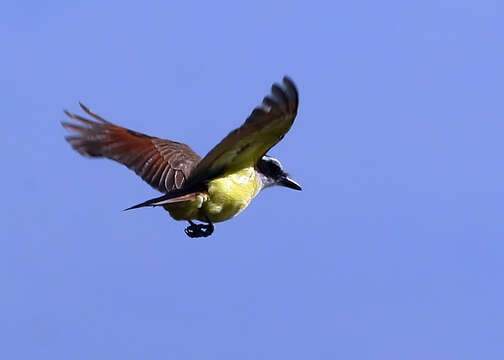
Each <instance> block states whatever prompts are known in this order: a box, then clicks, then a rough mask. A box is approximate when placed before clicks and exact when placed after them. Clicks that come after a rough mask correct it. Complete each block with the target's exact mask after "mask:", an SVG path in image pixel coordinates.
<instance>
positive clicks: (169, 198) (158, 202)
mask: <svg viewBox="0 0 504 360" xmlns="http://www.w3.org/2000/svg"><path fill="white" fill-rule="evenodd" d="M173 193H175V192H174V191H172V192H170V193H169V194H166V195H163V196H160V197H157V198H154V199H150V200H147V201H144V202H143V203H140V204H137V205H133V206H131V207H129V208H127V209H124V210H123V211H126V210H133V209H138V208H141V207H145V206H163V205H166V204H173V203H177V202H183V201H192V200H195V199H196V196H197V195H198V193H189V194H183V195H177V194H173Z"/></svg>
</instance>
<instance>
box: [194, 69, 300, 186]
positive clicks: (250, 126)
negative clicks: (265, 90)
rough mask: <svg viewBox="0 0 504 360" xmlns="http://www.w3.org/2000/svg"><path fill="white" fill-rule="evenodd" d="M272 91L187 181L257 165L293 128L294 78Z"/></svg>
mask: <svg viewBox="0 0 504 360" xmlns="http://www.w3.org/2000/svg"><path fill="white" fill-rule="evenodd" d="M282 85H283V86H280V85H278V84H274V85H273V86H272V87H271V94H270V95H268V96H266V97H265V98H264V100H263V102H262V104H261V106H259V107H257V108H255V109H254V110H253V111H252V113H251V114H250V116H249V117H248V118H247V120H246V121H245V123H244V124H243V125H242V126H240V127H239V128H238V129H235V130H233V131H232V132H231V133H229V135H228V136H226V137H225V138H224V139H223V140H222V141H221V142H220V143H219V144H218V145H217V146H215V147H214V148H213V149H212V150H211V151H210V152H209V153H208V154H207V155H206V156H205V157H204V158H203V159H202V160H201V161H200V162H199V163H198V165H197V166H196V167H195V168H194V170H193V171H192V172H191V175H190V177H189V179H187V185H188V186H190V185H196V184H198V183H201V182H203V181H205V180H209V179H211V178H214V177H216V176H219V175H222V174H223V173H225V172H226V171H229V170H232V169H239V168H243V167H247V166H255V165H256V164H257V162H258V161H259V159H260V158H261V157H262V156H263V155H264V154H266V152H267V151H268V150H269V149H271V148H272V147H273V146H274V145H275V144H276V143H278V142H279V141H280V140H281V139H282V138H283V137H284V135H285V134H286V133H287V131H289V129H290V127H291V126H292V123H293V122H294V118H295V117H296V114H297V108H298V104H299V96H298V91H297V89H296V85H295V84H294V82H293V81H292V80H291V79H290V78H288V77H284V78H283V84H282Z"/></svg>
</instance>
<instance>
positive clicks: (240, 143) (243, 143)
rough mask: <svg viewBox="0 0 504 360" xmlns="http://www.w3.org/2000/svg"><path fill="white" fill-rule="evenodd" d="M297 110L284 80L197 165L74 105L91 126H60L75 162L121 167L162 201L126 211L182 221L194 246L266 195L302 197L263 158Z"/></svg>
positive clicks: (182, 147)
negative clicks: (157, 212)
mask: <svg viewBox="0 0 504 360" xmlns="http://www.w3.org/2000/svg"><path fill="white" fill-rule="evenodd" d="M298 103H299V98H298V91H297V89H296V85H295V84H294V82H293V81H292V80H291V79H290V78H289V77H284V78H283V81H282V84H281V85H279V84H273V86H272V87H271V93H270V94H269V95H267V96H266V97H265V98H264V99H263V101H262V104H261V105H260V106H259V107H256V108H255V109H254V110H253V111H252V113H251V114H250V116H249V117H248V118H247V119H246V121H245V122H244V123H243V124H242V125H241V126H240V127H239V128H237V129H235V130H233V131H231V132H230V133H229V134H228V135H227V136H226V137H225V138H224V139H223V140H222V141H221V142H220V143H219V144H217V145H216V146H215V147H214V148H213V149H212V150H210V152H209V153H208V154H207V155H206V156H205V157H204V158H201V157H200V156H199V155H198V154H196V153H195V152H194V151H193V150H192V149H191V148H190V147H189V146H188V145H186V144H183V143H180V142H176V141H171V140H165V139H161V138H157V137H153V136H149V135H145V134H142V133H139V132H136V131H133V130H129V129H126V128H124V127H121V126H118V125H115V124H113V123H111V122H109V121H107V120H105V119H104V118H102V117H101V116H99V115H97V114H95V113H94V112H92V111H91V110H90V109H88V108H87V107H86V106H84V105H83V104H81V103H79V104H80V107H81V108H82V110H84V112H85V113H86V114H88V115H89V116H90V117H91V118H92V120H91V119H88V118H85V117H82V116H80V115H77V114H73V113H70V112H68V111H66V110H65V111H64V112H65V114H66V115H67V116H68V117H69V118H70V119H72V120H75V121H76V122H77V123H78V124H76V123H69V122H64V121H63V122H62V123H61V124H62V125H63V127H64V128H65V129H67V130H68V131H70V132H72V133H73V134H72V135H68V136H66V137H65V139H66V140H67V141H68V142H69V143H70V145H71V146H72V147H73V149H74V150H76V151H77V152H78V153H79V154H81V155H83V156H86V157H91V158H99V157H105V158H108V159H112V160H115V161H117V162H119V163H121V164H124V165H126V166H127V167H128V168H129V169H131V170H133V171H135V173H136V174H137V175H139V176H140V177H141V178H142V179H143V180H145V181H146V182H147V183H148V184H149V185H151V186H152V187H153V188H155V189H157V190H159V191H160V192H162V193H164V195H163V196H160V197H157V198H154V199H150V200H147V201H145V202H142V203H140V204H137V205H134V206H131V207H130V208H128V209H126V210H130V209H136V208H140V207H144V206H162V207H163V208H164V209H165V210H167V211H168V212H169V213H170V215H171V216H172V218H174V219H175V220H186V221H188V222H189V226H188V227H187V228H186V229H185V233H186V234H187V235H188V236H189V237H192V238H195V237H206V236H209V235H211V234H212V233H213V230H214V225H213V224H214V223H216V222H221V221H226V220H229V219H231V218H232V217H234V216H236V215H238V214H239V213H240V212H241V211H243V210H244V209H245V208H246V207H247V206H248V205H249V204H250V202H251V201H252V199H253V198H254V197H255V196H256V195H257V194H258V193H259V192H260V191H261V190H263V189H265V188H267V187H270V186H274V185H279V186H284V187H288V188H290V189H294V190H301V187H300V186H299V184H298V183H297V182H295V181H294V180H292V179H291V178H290V177H289V176H288V174H287V173H286V172H285V171H284V170H283V167H282V164H281V163H280V161H278V160H277V159H275V158H273V157H271V156H268V155H266V153H267V152H268V151H269V150H270V149H271V148H272V147H273V146H274V145H275V144H277V143H278V142H279V141H280V140H282V138H283V137H284V135H285V134H286V133H287V131H289V129H290V128H291V126H292V124H293V122H294V119H295V117H296V114H297V108H298ZM194 220H198V221H199V222H200V223H195V222H194Z"/></svg>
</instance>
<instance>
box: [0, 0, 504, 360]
mask: <svg viewBox="0 0 504 360" xmlns="http://www.w3.org/2000/svg"><path fill="white" fill-rule="evenodd" d="M1 11H2V14H3V17H2V22H1V23H0V40H1V44H2V56H1V57H0V65H1V69H2V70H1V71H0V84H1V85H0V95H1V98H2V100H3V101H2V106H1V108H0V114H1V116H2V120H3V122H2V123H3V130H4V134H6V135H7V136H6V137H5V139H4V140H3V141H2V142H1V144H0V150H1V151H2V154H3V155H4V164H3V169H4V170H3V174H4V175H3V177H2V188H3V189H4V192H3V197H4V199H3V206H2V207H1V208H0V215H1V216H0V219H1V220H0V221H1V223H0V224H1V230H0V234H1V238H2V239H3V241H2V251H1V252H0V284H1V287H2V296H1V297H0V317H1V324H2V325H1V326H0V344H1V346H0V353H3V356H2V358H6V359H15V358H16V359H33V358H35V357H42V358H51V359H90V358H93V359H110V358H120V359H139V358H141V359H158V358H171V359H181V360H184V359H219V360H222V359H279V358H281V359H283V358H285V359H335V358H342V359H455V358H456V359H502V358H503V356H504V346H503V343H504V339H503V337H504V335H503V334H504V326H503V322H504V309H503V305H502V304H503V303H504V290H503V288H502V274H503V270H504V266H503V261H502V257H503V255H502V254H503V253H504V243H503V237H504V224H503V221H502V216H503V213H504V211H503V200H504V194H503V190H502V184H503V183H504V165H503V161H502V136H503V132H504V121H503V119H504V108H503V105H502V96H503V90H504V86H503V84H504V71H503V66H502V64H503V62H504V51H503V47H502V39H503V36H504V27H503V25H502V14H503V12H502V11H503V5H502V3H501V2H498V1H478V2H475V1H460V0H459V1H409V2H406V1H379V2H378V1H369V0H368V1H352V2H316V1H310V2H308V1H304V2H295V1H282V2H276V1H273V2H272V1H254V2H215V3H211V2H203V1H201V2H191V1H185V2H161V1H156V2H132V1H108V2H106V3H103V2H99V1H86V2H66V1H65V2H64V1H46V2H35V1H24V2H19V1H17V2H7V3H5V2H4V3H3V4H2V5H1ZM285 74H288V75H290V76H291V77H292V78H293V79H294V80H295V81H296V83H297V85H298V87H299V91H300V97H301V102H300V107H299V113H298V117H297V120H296V122H295V124H294V126H293V128H292V129H291V131H290V132H289V134H288V135H287V136H286V137H285V139H284V140H283V141H282V142H281V143H280V144H279V145H278V146H277V147H275V148H274V149H273V150H272V151H271V152H270V154H271V155H273V156H275V157H278V158H280V159H281V160H282V162H283V164H284V166H285V167H286V168H287V170H288V171H289V172H290V173H291V174H292V176H293V177H294V178H295V179H297V180H298V181H299V182H300V183H301V185H302V186H303V191H302V192H295V191H290V190H288V189H268V190H267V191H265V192H263V193H261V194H260V195H259V196H258V197H257V198H256V200H255V201H254V202H253V203H252V205H251V206H250V207H249V208H248V209H247V210H246V211H245V212H243V213H242V214H241V215H240V216H238V217H237V218H235V219H233V220H231V221H229V222H226V223H221V224H217V227H216V231H215V234H214V236H212V237H211V238H208V239H204V240H191V239H188V238H187V237H186V236H185V235H184V232H183V229H184V227H185V226H186V224H185V223H177V222H175V221H173V220H172V219H171V218H170V217H169V216H168V214H167V213H166V212H164V211H162V210H160V209H150V208H148V209H140V210H137V211H132V212H126V213H125V212H122V211H121V210H122V209H124V208H125V207H128V206H131V205H133V204H136V203H138V202H141V201H143V200H146V199H148V198H151V197H154V196H157V195H158V193H157V192H156V191H154V190H153V189H151V188H150V187H149V186H148V185H146V184H144V183H143V182H142V180H141V179H139V178H137V177H136V176H135V175H134V173H132V172H130V171H128V170H127V169H126V168H124V167H123V166H121V165H118V164H115V163H113V162H111V161H107V160H93V161H91V160H88V159H85V158H82V157H80V156H79V155H78V154H76V153H75V152H73V151H72V150H71V149H70V147H69V146H68V144H67V143H66V142H65V141H64V140H63V136H64V135H65V131H64V129H62V128H61V126H60V124H59V122H60V121H62V120H64V119H65V117H64V114H63V112H62V110H63V108H66V109H68V110H70V111H79V108H78V101H82V102H83V103H84V104H87V105H88V106H89V107H91V109H93V110H94V111H96V112H97V113H99V114H101V115H103V116H104V117H105V118H107V119H109V120H110V121H113V122H116V123H118V124H121V125H123V126H127V127H130V128H132V129H134V130H138V131H142V132H146V133H148V134H152V135H157V136H160V137H165V138H168V139H172V140H178V141H183V142H187V143H188V144H189V145H191V146H192V147H193V148H194V149H195V150H196V151H197V152H198V153H200V154H202V155H203V154H205V153H206V152H207V151H208V150H209V149H210V148H211V147H212V146H213V145H215V144H216V143H217V142H218V141H220V140H221V138H222V137H223V136H224V135H225V134H227V133H228V132H229V131H230V130H232V129H233V128H235V127H237V126H238V125H240V124H241V123H242V121H243V120H244V119H245V118H246V116H247V115H248V114H249V113H250V111H251V110H252V108H253V107H254V106H256V105H257V104H259V103H260V101H261V99H262V97H263V96H264V95H266V94H267V92H268V90H269V87H270V85H271V84H272V83H273V82H275V81H279V80H280V79H281V78H282V76H283V75H285Z"/></svg>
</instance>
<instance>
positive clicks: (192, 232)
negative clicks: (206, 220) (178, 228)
mask: <svg viewBox="0 0 504 360" xmlns="http://www.w3.org/2000/svg"><path fill="white" fill-rule="evenodd" d="M190 224H191V225H190V226H188V227H186V228H185V230H184V231H185V233H186V235H187V236H189V237H190V238H198V237H207V236H210V235H212V233H213V231H214V226H213V224H212V223H210V224H195V223H193V222H192V221H190Z"/></svg>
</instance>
